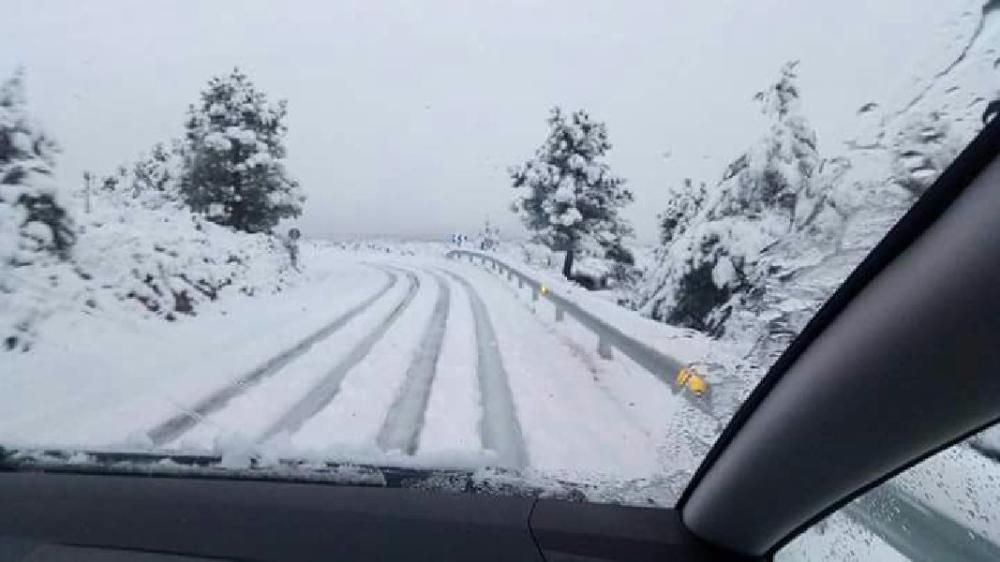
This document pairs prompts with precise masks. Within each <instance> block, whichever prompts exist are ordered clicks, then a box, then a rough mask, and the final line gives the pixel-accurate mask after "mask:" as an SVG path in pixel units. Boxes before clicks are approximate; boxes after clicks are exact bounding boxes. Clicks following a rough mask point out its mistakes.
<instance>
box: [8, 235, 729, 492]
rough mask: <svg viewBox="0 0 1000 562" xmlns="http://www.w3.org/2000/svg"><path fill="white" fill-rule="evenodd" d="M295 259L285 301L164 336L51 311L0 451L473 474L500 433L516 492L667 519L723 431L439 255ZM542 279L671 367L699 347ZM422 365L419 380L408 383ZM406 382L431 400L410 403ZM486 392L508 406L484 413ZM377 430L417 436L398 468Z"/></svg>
mask: <svg viewBox="0 0 1000 562" xmlns="http://www.w3.org/2000/svg"><path fill="white" fill-rule="evenodd" d="M306 248H307V252H306V253H305V255H304V256H303V263H304V273H302V274H301V275H300V277H299V278H297V279H296V280H295V282H294V283H292V284H290V285H289V286H288V287H286V288H285V289H283V290H282V291H280V292H276V293H273V294H264V295H257V296H255V297H254V298H247V297H242V296H234V297H231V298H225V299H218V300H217V301H210V302H206V303H204V304H203V305H202V306H201V308H199V311H198V314H197V315H195V316H192V317H183V318H180V319H179V320H177V321H174V322H165V321H163V319H162V318H159V317H156V316H150V317H148V318H143V317H141V316H135V315H133V316H128V315H121V314H117V315H116V314H100V313H97V312H95V313H93V314H86V315H82V314H78V313H77V312H76V311H75V310H64V311H55V312H53V313H52V314H51V316H50V317H49V318H48V319H47V321H46V324H45V331H44V333H43V335H42V337H40V338H39V340H38V341H37V343H36V347H35V348H34V349H32V350H31V351H30V352H25V353H8V354H5V355H3V356H2V358H0V360H2V362H3V372H4V383H3V389H4V392H2V393H0V409H3V411H4V412H5V415H4V416H3V418H2V419H0V443H4V444H5V445H15V446H18V445H19V446H62V447H77V448H79V447H83V448H98V449H107V448H116V449H121V448H127V449H139V450H150V449H156V450H171V451H182V452H199V453H204V452H212V453H220V454H223V455H224V456H226V455H228V456H229V458H230V459H233V458H238V457H239V456H240V455H246V454H248V453H250V452H257V453H260V454H266V455H272V456H281V457H300V458H314V459H323V460H331V461H340V462H350V463H377V464H383V465H384V464H389V465H415V466H429V467H435V468H469V469H478V468H482V467H486V466H495V465H498V464H499V465H503V464H504V463H503V462H500V461H502V460H503V459H504V458H508V457H505V455H506V454H507V452H506V451H504V450H491V449H490V446H489V444H488V443H487V441H488V438H487V437H486V435H485V433H484V432H485V431H489V430H487V429H485V428H487V426H491V427H492V426H497V427H500V431H507V432H508V433H509V435H508V436H507V437H509V438H510V439H511V440H513V441H514V443H513V445H506V444H503V442H501V444H500V445H498V446H496V447H497V449H503V448H504V447H508V446H514V447H516V448H520V449H522V450H523V460H522V461H520V463H521V465H520V466H513V468H517V469H520V470H522V471H523V472H524V473H525V474H529V475H530V474H534V475H539V476H545V477H552V478H558V479H561V480H563V481H569V482H577V483H580V484H584V485H587V486H589V487H590V488H589V489H592V490H593V492H592V494H593V496H594V498H595V499H602V500H609V501H627V502H635V503H649V502H652V503H656V504H660V505H669V504H671V503H672V502H673V501H674V500H675V499H676V496H677V494H678V493H679V492H680V490H681V489H682V485H683V483H684V482H685V481H686V479H687V476H688V475H690V473H691V472H692V471H693V470H694V468H695V466H696V464H697V462H698V461H699V460H700V458H701V456H702V455H703V454H704V449H705V448H706V447H707V446H708V445H709V444H710V439H711V437H712V435H714V431H716V430H717V427H715V425H714V422H713V421H712V420H710V419H708V418H707V416H705V415H704V414H703V413H701V412H700V411H698V410H697V409H695V408H692V407H691V406H690V405H688V404H687V403H686V401H685V400H684V399H682V398H681V397H678V396H675V395H674V394H672V393H671V391H670V388H669V387H668V386H667V385H666V384H665V383H664V382H662V380H661V378H659V377H657V376H654V374H652V373H648V372H646V371H644V370H643V369H642V368H641V367H639V366H638V365H636V364H633V363H631V362H630V361H629V360H628V359H627V358H625V357H623V356H621V355H620V354H619V355H616V357H615V358H614V359H612V360H608V359H602V358H600V357H598V355H597V353H596V337H594V336H593V334H591V333H589V332H588V331H587V330H586V329H585V328H583V327H582V326H580V325H578V324H576V323H575V322H573V321H571V320H568V321H566V322H559V323H557V322H555V321H554V318H553V311H552V310H551V308H547V307H548V305H545V304H542V303H533V302H532V301H531V299H530V295H529V293H527V292H526V291H521V292H519V291H518V289H517V286H516V284H515V283H511V282H509V281H507V280H506V279H504V278H501V277H499V276H497V275H496V274H495V273H493V272H489V271H487V270H485V269H483V268H482V267H481V266H479V265H472V264H469V263H468V262H461V261H458V260H449V259H446V258H445V257H444V252H443V251H442V250H443V247H441V246H440V245H435V244H406V245H384V246H378V247H368V245H361V246H359V247H358V248H355V247H354V246H353V245H351V244H347V245H342V244H310V245H306ZM387 249H388V251H386V250H387ZM532 273H538V274H543V272H532ZM546 279H549V281H547V282H549V283H551V284H552V286H553V290H554V291H566V294H567V296H570V297H571V298H573V299H574V301H575V302H578V303H580V304H581V305H586V306H591V307H594V308H593V310H594V312H595V313H596V314H599V315H601V316H602V317H603V318H605V319H606V320H607V321H608V322H610V323H612V324H615V325H617V326H620V329H622V330H623V331H626V333H630V334H633V335H636V336H638V337H642V338H643V339H645V340H646V341H649V342H650V343H651V344H653V345H655V346H657V347H658V348H659V349H661V350H662V351H665V352H667V353H671V354H676V355H677V356H678V357H680V358H682V360H685V361H687V360H696V359H697V358H699V357H701V356H702V355H703V354H704V353H705V351H706V349H707V346H709V345H710V343H709V340H707V338H704V337H703V336H700V335H698V334H696V333H694V332H691V331H688V330H677V329H674V328H671V327H669V326H666V325H663V324H658V323H654V322H651V321H648V320H645V319H641V318H638V317H636V316H635V315H634V314H633V313H631V312H628V311H625V310H624V309H620V308H618V307H617V306H616V305H614V304H612V303H608V302H606V301H603V300H601V299H600V298H595V297H592V296H590V295H587V294H584V293H582V292H580V291H578V290H577V289H574V288H571V287H569V286H567V285H566V284H563V283H558V280H556V279H554V278H548V277H547V278H546ZM445 293H446V294H447V298H443V295H445ZM473 299H475V300H478V301H480V302H481V303H482V304H483V305H484V307H483V309H482V311H480V312H477V309H476V308H475V307H474V306H473ZM477 315H478V316H485V318H482V320H485V321H486V322H487V323H488V324H489V326H490V328H491V330H492V333H493V334H494V335H495V338H496V341H495V343H489V342H487V345H489V346H494V345H495V349H496V351H497V352H498V356H499V363H500V364H501V368H500V369H499V370H498V371H497V372H495V373H493V374H486V375H484V373H482V372H480V371H481V370H482V367H481V361H480V359H481V355H482V353H481V349H482V348H480V347H479V342H478V341H477V339H478V338H479V337H480V334H479V333H478V331H477V329H476V328H475V326H476V323H477V322H478V321H479V320H477V318H476V317H477ZM345 316H346V317H348V318H347V320H346V322H342V323H341V324H339V325H337V322H338V319H342V318H343V317H345ZM442 324H443V326H442ZM331 325H336V327H335V329H333V330H332V331H330V332H329V333H326V334H324V335H323V337H320V338H319V339H318V340H316V341H314V342H312V343H311V345H308V346H305V347H304V348H301V349H300V347H301V346H299V345H298V344H299V343H300V342H302V341H303V340H306V339H308V338H310V336H313V335H314V334H316V333H317V332H318V331H321V330H323V329H324V328H325V327H329V326H331ZM435 326H438V328H443V331H441V333H440V335H439V336H438V337H429V336H428V333H429V332H432V331H433V330H434V329H435ZM328 331H329V330H328ZM439 331H440V330H439ZM428 342H430V343H428ZM427 347H430V348H431V349H433V350H434V351H436V356H434V357H432V358H431V365H432V366H433V369H430V372H429V374H428V373H426V372H425V373H423V374H420V372H419V369H415V368H414V367H413V366H414V365H415V364H416V363H417V362H418V360H422V361H424V362H425V363H426V362H427V359H426V358H423V359H421V358H422V355H423V354H425V353H427V351H428V349H427ZM290 351H293V352H292V353H289V352H290ZM278 356H282V357H286V359H284V360H283V361H281V362H278V364H277V367H269V366H268V365H269V364H270V363H274V361H273V359H274V358H275V357H278ZM425 371H426V369H425ZM249 373H265V374H264V375H254V376H252V377H251V376H250V375H249ZM417 376H420V377H422V380H424V381H426V380H428V379H429V381H430V383H429V388H426V389H424V390H421V388H420V387H419V384H418V386H417V387H415V388H410V385H412V384H416V383H414V382H413V381H411V380H409V379H411V378H414V377H417ZM484 376H491V377H494V379H496V380H485V379H483V377H484ZM251 379H252V380H251ZM422 384H426V382H424V383H422ZM484 384H487V385H489V388H487V387H484V386H483V385H484ZM497 388H500V389H502V388H507V389H508V392H509V396H510V401H509V402H503V401H502V400H499V399H497V397H496V396H491V394H495V393H496V392H497V390H496V389H497ZM226 389H229V390H228V391H226V392H224V394H225V396H226V398H225V399H221V400H215V401H212V400H206V399H207V398H209V397H211V396H213V395H218V394H219V393H220V391H225V390H226ZM401 396H402V397H403V398H401ZM504 404H506V406H504ZM498 405H499V406H498ZM498 407H505V408H507V409H510V410H512V411H508V412H503V411H499V412H498V410H497V408H498ZM403 410H407V411H409V412H410V413H408V414H405V416H403V417H404V418H405V419H407V420H410V419H411V418H413V421H407V422H405V423H406V424H409V426H408V427H407V426H405V424H404V426H403V427H399V425H400V424H401V423H403V422H400V421H399V420H398V419H397V418H399V419H402V418H401V415H402V414H400V413H399V412H400V411H403ZM413 411H416V413H417V415H416V417H415V418H414V417H413V416H414V414H413V413H412V412H413ZM406 416H409V417H406ZM178 417H179V418H180V419H181V420H184V422H185V423H182V424H180V425H176V424H175V425H171V424H174V422H173V421H172V420H176V419H177V418H178ZM491 417H495V418H497V419H498V420H499V419H500V418H503V419H506V420H508V421H502V420H501V421H497V420H494V419H491ZM510 420H513V421H512V422H511V421H510ZM390 424H395V427H393V428H391V431H390V430H389V429H387V426H388V425H390ZM504 424H506V425H507V426H512V427H507V428H506V429H505V426H504ZM387 431H389V432H390V433H392V432H393V431H394V432H395V433H396V434H401V435H404V436H407V435H412V436H413V445H412V447H409V448H410V449H412V450H409V451H407V450H405V449H406V448H407V447H406V446H405V439H404V446H403V447H402V449H401V448H399V447H390V446H388V445H387V443H390V442H393V441H392V440H391V439H388V440H386V438H384V435H383V434H385V433H386V432H387ZM380 436H381V437H380ZM692 436H696V437H698V438H697V439H695V438H693V437H692ZM397 441H398V439H397ZM510 458H517V457H516V455H515V456H514V457H510ZM515 464H517V463H515Z"/></svg>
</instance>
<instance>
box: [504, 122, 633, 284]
mask: <svg viewBox="0 0 1000 562" xmlns="http://www.w3.org/2000/svg"><path fill="white" fill-rule="evenodd" d="M548 124H549V128H550V130H549V135H548V138H546V140H545V142H544V143H543V144H542V146H541V147H540V148H539V149H538V150H537V151H536V152H535V157H534V158H532V159H531V160H528V161H527V162H525V163H524V164H523V165H521V166H517V167H513V168H511V169H510V176H511V179H512V180H513V187H514V188H515V189H522V188H525V189H524V191H526V193H524V194H523V195H521V196H520V197H519V198H518V199H517V200H516V201H515V203H514V211H515V212H517V213H519V214H520V215H521V219H522V220H523V221H524V224H525V226H526V227H527V228H528V229H529V230H531V231H533V232H534V233H535V237H536V239H537V240H538V241H540V242H541V243H543V244H545V245H547V246H548V247H549V248H551V249H553V250H556V251H563V252H566V259H565V261H564V262H563V275H564V276H565V277H567V278H570V277H571V276H572V273H573V260H574V257H575V255H576V253H577V252H579V251H580V250H581V248H582V243H583V242H584V240H585V238H590V239H591V240H596V241H597V242H598V243H599V245H600V247H603V248H604V249H605V251H606V255H605V256H602V257H607V258H609V259H620V258H622V257H623V256H624V254H626V253H627V250H625V248H624V246H623V245H622V240H623V239H624V238H625V237H627V236H629V235H630V234H631V228H630V227H629V225H628V223H627V221H625V219H623V218H622V217H621V216H620V215H619V211H620V210H621V208H622V207H623V206H624V205H626V204H628V203H631V202H632V199H633V198H632V193H631V191H629V190H628V189H626V188H625V180H624V179H623V178H620V177H618V176H615V175H612V173H611V169H610V168H609V166H608V165H607V163H605V162H604V161H603V158H604V156H605V155H606V154H607V152H608V150H610V149H611V144H610V143H609V142H608V133H607V128H606V127H605V125H604V123H601V122H598V121H594V120H592V119H591V118H590V116H589V115H588V114H587V113H586V112H584V111H582V110H581V111H576V112H575V113H573V114H572V115H571V116H569V118H568V119H567V117H566V116H565V115H564V114H563V113H562V111H561V110H560V109H559V108H558V107H557V108H553V109H552V112H551V114H550V116H549V119H548ZM628 255H629V256H631V254H628Z"/></svg>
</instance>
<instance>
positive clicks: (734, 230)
mask: <svg viewBox="0 0 1000 562" xmlns="http://www.w3.org/2000/svg"><path fill="white" fill-rule="evenodd" d="M795 66H796V63H795V62H792V63H788V64H786V65H785V66H784V67H783V68H782V70H781V76H780V78H779V80H778V81H777V82H776V83H775V84H773V85H772V86H771V87H769V88H768V89H767V90H765V91H763V92H760V93H758V94H756V95H755V96H754V98H755V99H757V100H758V101H760V102H761V106H762V111H763V113H764V115H765V116H766V117H767V118H768V119H769V120H770V121H771V125H770V127H769V130H768V133H767V134H766V135H765V136H764V137H763V138H761V140H760V141H759V142H758V143H757V144H756V145H755V146H754V147H753V148H752V149H751V150H750V151H748V152H747V153H746V154H743V155H742V156H740V157H739V158H737V159H736V160H734V161H733V162H732V163H731V164H730V165H729V166H728V167H727V169H726V171H725V173H724V174H723V178H722V181H720V182H719V184H718V185H717V186H716V187H715V189H714V190H712V191H711V192H710V193H708V195H707V197H706V199H705V203H704V205H703V206H702V208H701V210H700V211H697V215H696V216H694V217H693V218H691V219H690V220H689V221H687V222H686V223H685V224H686V225H685V226H684V227H683V229H677V228H676V227H675V229H674V230H673V231H672V232H671V239H670V241H669V242H668V243H667V244H666V245H665V246H664V247H662V248H661V249H660V251H659V252H658V257H657V260H658V262H657V266H656V269H655V271H654V273H653V275H652V276H651V282H650V284H649V285H648V286H647V287H646V288H645V289H644V290H643V291H642V294H641V295H640V300H641V302H642V303H643V304H642V310H643V312H644V313H645V314H647V315H649V316H651V317H653V318H656V319H658V320H662V321H665V322H668V323H672V324H678V325H683V326H689V327H692V328H696V329H700V330H706V331H708V332H710V333H714V334H719V333H721V332H722V331H723V329H724V324H725V322H726V320H727V319H728V318H729V315H730V313H731V311H732V310H733V307H734V306H736V305H741V306H745V305H747V303H746V302H742V303H741V302H738V301H755V300H759V299H760V298H762V296H763V291H764V286H765V281H766V279H767V278H768V276H769V274H770V273H769V272H770V270H771V269H772V268H773V266H774V263H773V259H772V260H769V259H764V257H765V256H764V254H765V253H766V252H767V250H768V249H769V248H771V247H772V246H773V245H774V244H775V243H776V242H778V241H779V240H781V239H782V238H783V237H785V236H787V235H789V233H790V232H792V230H793V229H794V228H795V227H796V226H798V225H799V224H800V223H801V222H802V221H803V220H804V218H805V217H813V216H815V215H816V213H815V210H816V205H819V204H821V203H822V201H823V198H822V195H823V194H822V193H821V192H819V191H818V190H816V189H812V187H813V185H812V184H813V177H814V175H815V174H816V172H817V169H818V166H819V163H820V157H819V154H818V152H817V149H816V134H815V132H814V131H813V130H812V129H811V128H810V127H809V124H808V123H807V122H806V120H805V118H804V117H803V116H802V114H801V113H800V109H799V91H798V88H797V86H796V84H795V78H796V74H795ZM679 222H680V223H684V221H679Z"/></svg>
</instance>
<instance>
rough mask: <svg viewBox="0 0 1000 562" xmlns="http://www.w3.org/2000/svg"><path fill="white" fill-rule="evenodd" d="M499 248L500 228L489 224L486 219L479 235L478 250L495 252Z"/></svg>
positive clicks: (488, 220)
mask: <svg viewBox="0 0 1000 562" xmlns="http://www.w3.org/2000/svg"><path fill="white" fill-rule="evenodd" d="M499 246H500V228H498V227H495V226H493V225H491V224H490V219H486V224H484V225H483V230H482V232H480V233H479V249H480V250H496V249H497V248H498V247H499Z"/></svg>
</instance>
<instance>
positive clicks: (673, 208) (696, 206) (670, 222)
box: [656, 178, 706, 246]
mask: <svg viewBox="0 0 1000 562" xmlns="http://www.w3.org/2000/svg"><path fill="white" fill-rule="evenodd" d="M705 192H706V187H705V182H701V183H700V184H698V186H697V187H695V185H694V182H692V181H691V178H685V179H684V185H683V187H681V188H679V189H673V190H672V191H671V193H670V200H669V201H667V208H666V209H664V210H663V211H662V212H661V213H660V214H658V215H657V216H656V218H657V220H658V222H659V224H660V244H662V245H664V246H666V245H668V244H670V242H671V241H672V240H673V239H674V236H675V235H676V234H678V233H680V232H683V231H684V229H685V228H687V224H688V223H689V222H690V221H691V219H693V218H694V216H695V215H696V214H697V213H698V211H700V210H701V207H702V205H704V203H705Z"/></svg>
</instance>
